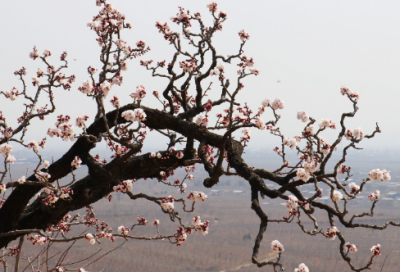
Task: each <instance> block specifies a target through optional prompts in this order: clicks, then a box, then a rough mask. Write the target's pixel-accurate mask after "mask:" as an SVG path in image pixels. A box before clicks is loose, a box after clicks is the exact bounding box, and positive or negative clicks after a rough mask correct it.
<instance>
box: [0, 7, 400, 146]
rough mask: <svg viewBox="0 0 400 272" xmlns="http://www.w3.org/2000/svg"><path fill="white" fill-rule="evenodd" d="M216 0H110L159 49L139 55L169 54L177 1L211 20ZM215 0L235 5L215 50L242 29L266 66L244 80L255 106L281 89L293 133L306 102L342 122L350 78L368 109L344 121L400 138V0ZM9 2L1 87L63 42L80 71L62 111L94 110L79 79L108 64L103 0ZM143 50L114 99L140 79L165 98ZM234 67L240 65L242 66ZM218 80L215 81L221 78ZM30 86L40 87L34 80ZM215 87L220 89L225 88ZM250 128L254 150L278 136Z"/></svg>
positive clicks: (383, 142)
mask: <svg viewBox="0 0 400 272" xmlns="http://www.w3.org/2000/svg"><path fill="white" fill-rule="evenodd" d="M208 2H209V1H202V0H196V1H187V0H186V1H183V0H169V1H164V0H151V1H122V0H114V1H112V2H111V3H112V4H113V5H114V7H115V8H117V9H118V10H120V11H122V12H123V13H125V15H126V18H127V19H126V21H127V22H130V23H131V24H132V25H133V28H132V29H131V30H125V31H124V32H123V38H124V39H125V40H127V42H128V44H131V45H134V44H135V43H136V41H137V40H139V39H142V40H144V41H145V42H146V43H147V44H148V45H149V46H150V47H151V49H152V51H151V52H150V53H149V54H147V55H146V56H144V57H143V58H139V59H154V60H155V61H160V60H164V59H166V60H167V63H168V62H169V60H170V59H171V56H172V52H173V51H172V50H171V46H170V45H169V44H168V43H167V42H166V41H164V39H163V37H162V35H160V34H159V33H158V31H157V29H156V28H155V26H154V25H155V22H156V21H157V20H159V21H161V22H168V23H169V25H171V26H172V29H173V30H179V29H180V27H178V26H176V25H175V24H173V23H172V22H171V21H170V19H169V18H170V16H171V15H174V14H175V13H176V12H177V7H178V6H182V7H185V8H186V9H189V10H190V11H191V12H197V11H199V12H200V13H201V14H202V17H203V18H204V19H205V21H207V22H210V20H211V17H210V15H209V12H208V10H207V8H206V4H207V3H208ZM217 3H218V5H219V8H220V9H221V10H223V11H225V12H226V13H227V14H228V20H227V21H226V22H225V23H224V29H223V31H222V32H219V33H216V34H215V41H214V44H215V45H216V48H217V50H218V51H219V53H220V54H223V55H231V54H235V53H236V52H237V51H238V46H239V44H240V40H239V37H238V35H237V33H238V32H239V31H240V30H241V29H244V30H245V31H246V32H248V33H249V34H250V40H249V41H248V42H247V44H246V46H245V52H246V54H247V55H248V56H251V57H253V58H254V60H255V67H257V68H259V69H260V71H261V73H260V75H259V76H257V77H249V78H247V79H245V80H244V81H243V83H244V85H245V89H244V90H243V93H241V94H240V99H242V101H243V102H244V101H247V102H248V103H249V105H250V106H251V107H252V108H253V109H254V110H256V109H257V107H258V106H260V102H261V101H262V100H263V99H264V98H267V97H269V98H272V99H274V98H276V97H280V98H281V99H282V100H283V101H285V109H284V110H282V111H280V114H281V115H282V119H281V121H280V123H279V125H278V126H279V127H281V129H282V131H283V132H284V133H285V135H287V136H288V137H293V136H295V135H299V134H300V131H301V129H302V128H303V127H304V124H303V123H301V122H300V121H299V120H297V119H296V113H297V111H298V110H305V111H306V112H307V113H309V114H310V115H311V116H312V117H314V118H315V119H317V121H320V120H321V119H323V118H328V119H332V120H333V121H335V122H337V123H338V122H339V118H340V114H341V112H343V111H349V110H351V103H350V102H349V101H348V100H347V99H346V98H345V97H343V96H341V95H340V91H339V89H340V86H341V85H347V86H349V87H350V88H351V89H352V90H353V91H357V92H359V93H360V94H361V99H360V102H359V107H360V111H359V112H358V115H357V116H356V118H355V119H354V120H351V121H348V122H347V123H346V124H347V125H348V127H349V128H355V127H361V128H362V129H363V130H364V132H365V133H367V134H369V133H370V132H372V131H373V129H374V128H375V122H378V123H379V125H380V127H381V130H382V132H383V133H382V134H380V135H378V137H376V138H375V139H373V140H368V141H365V143H364V144H362V146H363V147H369V148H379V149H386V148H393V147H394V148H399V147H400V144H399V141H397V137H398V134H399V133H400V129H399V125H398V124H397V123H398V122H397V117H398V116H399V113H400V106H399V103H400V93H399V89H400V77H399V72H400V16H399V13H400V1H369V0H362V1H361V0H360V1H342V0H335V1H327V0H326V1H311V0H302V1H296V0H285V1H272V0H262V1H261V0H258V1H255V0H249V1H237V0H230V1H227V0H224V1H217ZM2 8H3V13H2V16H1V17H0V32H1V33H2V38H1V39H0V48H1V50H0V75H1V80H0V82H1V83H0V90H10V89H11V88H12V87H13V86H15V87H17V89H21V84H20V82H18V81H17V77H15V76H14V75H13V72H14V70H16V69H19V68H21V67H22V66H25V67H26V68H27V69H28V76H27V77H26V80H27V82H28V83H30V82H31V77H32V76H34V73H35V72H36V70H37V68H38V67H43V66H42V65H41V64H40V63H39V61H37V60H36V61H33V60H32V59H30V58H29V56H28V55H29V52H31V50H32V47H33V46H34V45H36V46H37V47H38V49H39V52H40V53H42V52H43V51H44V49H49V50H50V51H51V52H52V53H53V56H52V57H51V58H50V59H49V60H50V61H51V62H52V63H55V64H58V63H59V62H58V59H59V55H60V54H61V53H62V51H64V50H65V51H67V52H68V59H69V61H70V68H69V69H68V70H65V71H64V73H66V74H67V75H69V74H72V73H73V74H75V75H76V76H77V80H76V82H75V83H74V85H73V86H72V90H71V91H70V92H67V91H65V90H62V89H60V90H57V92H56V99H55V101H56V104H57V112H56V114H57V115H58V114H70V115H71V116H72V117H73V118H75V117H76V116H77V115H78V114H80V113H86V114H88V115H89V116H90V117H93V116H94V114H95V112H94V110H95V103H93V101H92V99H90V98H87V97H85V95H83V94H81V93H80V92H79V91H78V90H77V88H78V87H79V86H80V85H81V84H82V81H83V80H86V79H87V78H88V77H87V72H86V68H87V67H88V66H89V65H92V66H97V67H100V66H99V61H98V56H99V52H100V47H99V46H98V45H97V42H96V41H95V38H96V36H95V34H94V32H92V31H91V30H90V29H89V28H88V27H86V24H87V22H88V21H90V20H91V19H92V17H93V16H94V15H96V14H97V11H98V7H96V5H95V1H94V0H90V1H89V0H85V1H82V0H80V1H77V0H69V1H59V0H38V1H31V0H16V1H7V2H5V3H3V5H2ZM74 59H76V61H74ZM139 59H137V60H132V61H130V62H129V63H128V71H126V72H124V73H123V76H124V84H123V85H122V86H121V87H119V88H114V89H113V91H112V92H111V93H110V95H109V97H108V98H107V102H106V104H107V105H108V104H109V102H108V100H110V99H111V98H112V95H114V94H117V95H118V96H119V97H120V98H121V99H122V102H123V103H122V104H125V103H129V102H131V99H130V97H129V96H128V95H129V94H130V93H132V92H133V91H134V89H135V87H136V85H138V84H143V85H144V86H145V87H146V90H147V91H148V92H147V93H148V95H147V97H146V98H145V100H144V101H143V104H144V105H146V106H157V107H159V104H157V103H156V100H155V99H154V98H153V96H152V95H151V93H152V91H153V90H154V89H157V90H162V89H163V88H164V87H165V81H163V80H160V79H154V78H152V77H151V75H150V73H149V72H148V71H145V70H144V68H143V67H141V66H139V64H138V62H139ZM226 66H227V65H226ZM232 69H236V68H235V67H234V65H233V68H232ZM214 81H215V83H216V78H215V79H214ZM278 81H280V82H278ZM28 86H30V88H31V89H30V90H31V91H33V89H32V87H31V84H28ZM215 91H216V92H219V91H218V90H217V88H215ZM124 101H125V102H124ZM21 103H22V98H18V99H17V100H16V101H14V102H10V100H5V99H4V97H1V98H0V110H1V111H3V113H4V114H5V115H6V117H8V119H9V123H11V124H12V125H15V123H14V121H10V120H15V119H16V118H17V113H19V111H18V112H17V111H16V109H20V108H19V105H20V104H21ZM223 108H225V107H223ZM223 108H221V110H222V109H223ZM109 109H111V107H110V108H109ZM216 113H217V111H215V112H214V113H213V115H214V114H216ZM270 116H271V115H270V114H269V112H268V111H267V113H264V115H263V119H264V120H266V121H267V120H269V117H270ZM55 120H56V115H52V116H50V117H46V120H45V121H42V122H39V121H35V122H34V125H35V127H33V126H32V127H31V128H30V133H29V134H28V137H27V140H30V139H31V138H32V139H36V140H40V139H41V138H42V137H45V133H46V131H47V128H48V127H51V126H53V124H54V122H55ZM77 131H78V132H79V129H77ZM252 132H253V134H252V142H251V145H250V148H251V149H256V148H266V147H268V148H269V147H270V146H273V145H276V144H277V142H276V139H274V137H273V136H271V135H269V134H268V132H266V131H257V130H256V129H255V128H254V129H252ZM338 132H339V131H338V130H336V131H334V134H332V133H327V134H326V137H327V138H328V140H329V139H333V138H332V137H334V135H335V134H337V133H338ZM146 141H147V142H145V146H146V145H147V146H148V145H149V144H150V146H152V147H154V149H155V148H159V147H164V142H165V140H161V141H160V139H159V138H156V137H149V138H148V139H147V140H146ZM160 143H161V144H160ZM69 145H70V144H69V143H68V145H63V143H62V141H61V140H60V139H51V140H49V141H48V146H49V148H61V147H62V146H65V148H67V146H69Z"/></svg>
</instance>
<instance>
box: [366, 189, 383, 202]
mask: <svg viewBox="0 0 400 272" xmlns="http://www.w3.org/2000/svg"><path fill="white" fill-rule="evenodd" d="M380 196H381V192H380V191H379V190H376V191H375V192H373V193H372V194H370V195H369V196H368V199H369V200H371V201H376V200H378V199H379V197H380Z"/></svg>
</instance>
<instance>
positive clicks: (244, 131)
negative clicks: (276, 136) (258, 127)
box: [240, 128, 251, 142]
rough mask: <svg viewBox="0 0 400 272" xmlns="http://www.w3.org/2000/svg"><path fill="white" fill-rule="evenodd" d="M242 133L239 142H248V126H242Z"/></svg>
mask: <svg viewBox="0 0 400 272" xmlns="http://www.w3.org/2000/svg"><path fill="white" fill-rule="evenodd" d="M242 133H243V134H244V135H243V136H242V137H240V141H241V142H248V141H250V136H251V131H250V129H249V128H243V129H242Z"/></svg>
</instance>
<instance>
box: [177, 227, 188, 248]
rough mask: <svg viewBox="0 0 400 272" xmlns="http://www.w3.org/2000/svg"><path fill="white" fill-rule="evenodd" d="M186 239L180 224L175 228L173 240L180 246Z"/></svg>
mask: <svg viewBox="0 0 400 272" xmlns="http://www.w3.org/2000/svg"><path fill="white" fill-rule="evenodd" d="M186 239H187V234H186V231H185V229H184V228H182V227H181V226H179V227H178V229H177V230H176V236H175V241H176V245H177V246H181V245H182V244H183V243H184V242H185V241H186Z"/></svg>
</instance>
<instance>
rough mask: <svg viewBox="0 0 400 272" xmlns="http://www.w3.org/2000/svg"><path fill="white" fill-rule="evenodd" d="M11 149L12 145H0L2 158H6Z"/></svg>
mask: <svg viewBox="0 0 400 272" xmlns="http://www.w3.org/2000/svg"><path fill="white" fill-rule="evenodd" d="M12 150H13V147H12V145H9V144H6V143H4V144H1V145H0V153H1V154H2V155H3V157H4V158H7V157H8V155H10V154H11V152H12Z"/></svg>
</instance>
